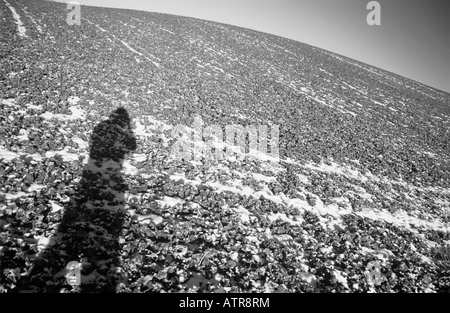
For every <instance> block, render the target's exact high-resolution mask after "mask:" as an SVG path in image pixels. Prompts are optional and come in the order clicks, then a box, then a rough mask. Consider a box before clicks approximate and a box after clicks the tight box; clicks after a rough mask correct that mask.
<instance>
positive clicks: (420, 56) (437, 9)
mask: <svg viewBox="0 0 450 313" xmlns="http://www.w3.org/2000/svg"><path fill="white" fill-rule="evenodd" d="M78 2H79V3H80V4H82V5H94V6H104V7H114V8H127V9H136V10H145V11H150V12H160V13H168V14H175V15H181V16H189V17H195V18H201V19H205V20H211V21H216V22H221V23H225V24H231V25H236V26H241V27H246V28H250V29H254V30H258V31H262V32H266V33H270V34H275V35H278V36H282V37H286V38H290V39H293V40H296V41H300V42H304V43H306V44H310V45H313V46H316V47H319V48H322V49H326V50H329V51H332V52H335V53H338V54H341V55H344V56H347V57H350V58H353V59H356V60H359V61H362V62H364V63H367V64H370V65H373V66H376V67H379V68H382V69H385V70H388V71H390V72H393V73H396V74H399V75H402V76H405V77H408V78H411V79H414V80H416V81H419V82H421V83H424V84H426V85H429V86H432V87H435V88H437V89H440V90H444V91H447V92H450V0H379V1H378V3H379V4H380V22H381V25H374V26H369V25H368V24H367V21H366V18H367V15H368V14H369V13H370V12H371V11H372V10H370V9H367V4H368V3H369V2H370V1H369V0H127V1H123V0H78Z"/></svg>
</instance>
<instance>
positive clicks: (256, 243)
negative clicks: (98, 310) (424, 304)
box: [0, 0, 450, 292]
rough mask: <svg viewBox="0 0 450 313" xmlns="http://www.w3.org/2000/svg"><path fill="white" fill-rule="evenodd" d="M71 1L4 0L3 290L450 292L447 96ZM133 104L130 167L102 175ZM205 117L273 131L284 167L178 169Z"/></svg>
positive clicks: (332, 58) (237, 33)
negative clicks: (76, 267) (106, 142)
mask: <svg viewBox="0 0 450 313" xmlns="http://www.w3.org/2000/svg"><path fill="white" fill-rule="evenodd" d="M66 7H67V6H66V4H61V3H52V2H47V1H37V0H31V1H25V0H0V28H1V35H0V36H1V41H0V73H1V75H0V78H1V81H0V98H1V99H0V134H1V135H0V291H3V292H61V291H66V292H79V291H82V292H108V291H117V292H161V291H165V292H180V291H201V292H204V291H207V292H208V291H214V292H243V291H252V292H275V291H278V292H367V291H375V292H445V291H447V292H448V291H449V288H450V271H449V267H448V264H449V263H448V262H449V259H448V258H449V256H450V253H449V248H448V244H449V242H448V236H449V228H448V223H449V222H450V220H449V217H450V215H449V210H450V179H449V177H450V171H449V169H450V166H449V165H450V160H449V155H450V146H449V142H450V140H449V139H450V134H449V121H450V103H449V100H450V95H449V94H448V93H445V92H443V91H439V90H436V89H433V88H431V87H428V86H425V85H422V84H420V83H418V82H415V81H412V80H409V79H406V78H404V77H401V76H398V75H395V74H393V73H389V72H386V71H383V70H381V69H378V68H374V67H372V66H369V65H367V64H363V63H360V62H358V61H355V60H351V59H348V58H345V57H343V56H339V55H337V54H334V53H331V52H328V51H324V50H321V49H318V48H315V47H312V46H309V45H306V44H302V43H299V42H295V41H292V40H288V39H284V38H281V37H276V36H273V35H268V34H264V33H260V32H256V31H253V30H249V29H243V28H239V27H234V26H230V25H224V24H219V23H214V22H209V21H204V20H198V19H192V18H186V17H179V16H171V15H165V14H157V13H148V12H139V11H132V10H119V9H107V8H97V7H85V6H82V7H81V25H79V26H78V25H68V24H67V22H66V18H67V14H68V13H69V10H67V9H66ZM119 107H123V108H125V109H126V111H127V113H123V116H125V118H123V119H121V121H125V122H124V124H123V125H125V126H123V127H124V129H126V124H127V123H126V114H129V117H130V120H131V123H130V125H131V129H132V132H129V133H127V134H124V136H128V137H126V138H129V139H127V140H125V142H126V144H128V146H129V147H128V150H127V154H126V157H125V161H124V162H121V158H119V159H120V160H119V159H118V160H116V163H114V162H112V161H111V162H110V163H108V162H106V163H100V164H99V163H98V162H96V161H95V158H93V156H92V153H91V155H90V151H91V152H92V149H93V147H95V145H96V144H95V143H94V142H96V141H95V140H100V141H101V138H103V137H102V136H104V135H105V134H106V135H105V136H106V137H107V136H109V134H110V133H109V131H105V129H110V128H108V127H110V126H108V125H113V126H111V127H112V128H114V129H116V128H117V129H122V128H121V127H122V126H121V127H118V126H117V127H116V126H115V124H114V123H115V122H114V121H117V119H115V117H114V116H116V115H114V116H111V114H112V113H113V112H115V110H116V109H117V108H119ZM123 116H122V117H123ZM116 117H117V116H116ZM195 118H197V120H198V119H199V118H201V120H202V121H203V123H204V125H205V126H209V125H219V126H221V127H223V129H225V126H226V125H232V124H236V125H241V126H244V127H245V126H249V125H272V127H274V126H278V129H279V159H277V158H271V157H267V154H264V153H246V152H248V151H243V153H238V152H237V153H236V155H234V156H230V157H226V158H225V159H223V160H209V161H207V160H205V159H204V157H205V155H202V154H200V157H199V158H198V159H196V160H189V159H188V160H183V159H180V158H179V155H177V154H176V153H173V146H174V144H175V143H176V142H177V140H178V139H179V137H177V136H176V135H177V134H176V132H175V128H174V127H175V125H179V124H180V125H186V126H188V127H190V128H188V130H189V131H191V130H193V128H195V127H194V125H195V124H193V123H194V119H195ZM99 125H100V126H99ZM105 125H106V126H105ZM115 127H116V128H115ZM272 127H269V129H272ZM112 128H111V129H112ZM272 136H275V135H272ZM106 137H105V138H106ZM206 137H207V136H206V135H205V138H204V139H205V140H206ZM95 138H97V139H95ZM98 138H100V139H98ZM133 138H135V143H136V144H135V146H133V145H130V142H132V140H134V139H133ZM271 138H272V137H271ZM94 139H95V140H94ZM190 139H191V140H192V141H190V142H191V143H192V142H194V143H195V144H197V145H198V144H199V143H200V141H201V137H200V136H198V135H195V134H194V136H193V137H192V138H190ZM248 140H250V139H248ZM220 144H221V143H216V144H215V147H216V149H217V147H222V146H221V145H220ZM122 152H123V155H125V152H124V151H122ZM271 152H273V150H271ZM197 155H198V154H197ZM80 259H82V262H83V269H82V271H81V274H82V278H81V279H82V283H83V284H82V285H81V287H79V288H75V289H71V287H70V286H69V285H68V284H67V282H66V280H65V278H64V274H65V272H64V268H65V266H66V264H67V263H68V262H70V261H80ZM372 265H374V266H375V267H372ZM373 268H375V270H373ZM377 269H379V272H378V271H377ZM368 270H370V271H369V272H368ZM373 275H375V276H373ZM368 277H378V280H377V281H376V282H374V281H373V280H371V279H368Z"/></svg>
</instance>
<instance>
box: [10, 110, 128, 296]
mask: <svg viewBox="0 0 450 313" xmlns="http://www.w3.org/2000/svg"><path fill="white" fill-rule="evenodd" d="M135 149H136V138H135V136H134V134H133V131H132V130H131V126H130V117H129V115H128V112H127V111H126V109H124V108H122V107H120V108H118V109H116V110H115V111H113V113H112V114H111V115H110V116H109V118H108V119H107V120H105V121H103V122H101V123H99V124H98V125H97V126H96V127H95V128H94V130H93V133H92V135H91V139H90V151H89V159H88V162H87V164H86V165H85V167H84V168H83V172H82V176H81V180H80V181H79V183H78V185H77V187H76V188H75V190H74V193H73V195H72V196H71V197H70V200H69V201H68V203H67V205H66V206H65V210H64V215H63V217H62V221H61V223H60V225H59V227H58V229H57V232H56V234H55V235H54V236H53V238H52V239H53V241H52V243H53V244H51V245H49V246H48V247H47V248H46V249H45V250H44V251H43V252H42V253H41V254H40V256H39V257H38V259H37V260H36V262H35V263H34V267H33V269H32V271H31V273H30V274H29V275H28V277H27V279H23V280H22V283H21V284H20V285H21V286H20V285H19V287H18V289H17V290H18V291H19V292H21V291H22V292H23V290H26V289H30V287H31V286H34V288H33V291H35V292H36V291H37V292H61V290H62V289H63V288H64V289H66V290H67V291H69V290H72V291H78V292H115V291H116V286H117V284H118V283H119V281H120V280H121V276H120V272H119V271H118V267H119V266H120V243H119V237H120V233H121V231H122V227H123V224H124V220H125V216H126V211H125V196H124V194H125V191H126V190H127V188H128V187H127V184H126V182H125V180H124V178H123V176H122V168H123V161H124V159H125V156H126V154H127V153H130V152H131V151H133V150H135ZM70 262H72V264H73V262H79V263H80V264H82V267H81V271H80V276H78V278H80V279H81V280H78V281H77V284H78V286H77V287H72V286H70V285H69V284H68V280H67V274H68V271H69V270H68V268H67V266H68V264H69V263H70ZM122 278H123V277H122Z"/></svg>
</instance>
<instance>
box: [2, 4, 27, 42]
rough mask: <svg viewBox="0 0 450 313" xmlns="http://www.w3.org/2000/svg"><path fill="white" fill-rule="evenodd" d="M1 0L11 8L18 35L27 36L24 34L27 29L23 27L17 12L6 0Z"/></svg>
mask: <svg viewBox="0 0 450 313" xmlns="http://www.w3.org/2000/svg"><path fill="white" fill-rule="evenodd" d="M3 1H5V3H6V5H7V6H8V8H9V9H10V10H11V12H12V14H13V17H14V20H15V21H16V24H17V29H18V32H19V36H20V37H27V35H26V31H27V29H26V28H25V26H23V23H22V20H21V19H20V15H19V14H17V12H16V10H15V9H14V8H13V7H12V6H11V5H10V4H9V3H8V1H6V0H3Z"/></svg>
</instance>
